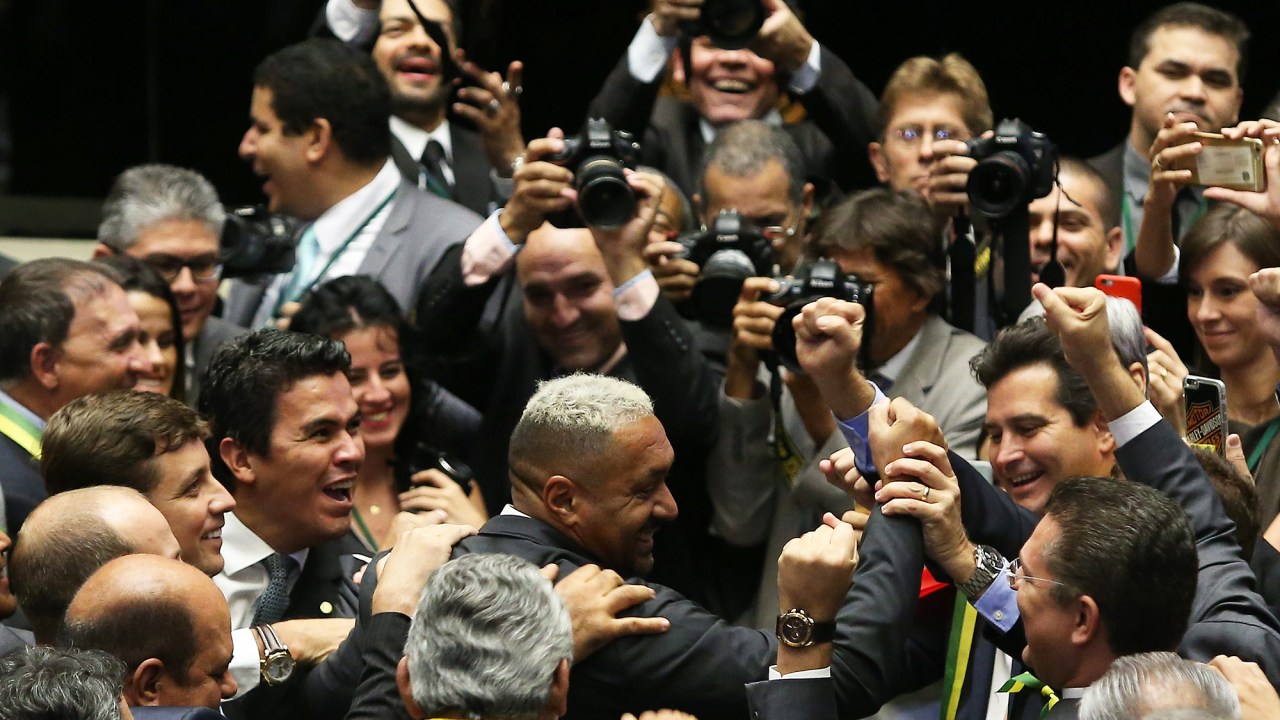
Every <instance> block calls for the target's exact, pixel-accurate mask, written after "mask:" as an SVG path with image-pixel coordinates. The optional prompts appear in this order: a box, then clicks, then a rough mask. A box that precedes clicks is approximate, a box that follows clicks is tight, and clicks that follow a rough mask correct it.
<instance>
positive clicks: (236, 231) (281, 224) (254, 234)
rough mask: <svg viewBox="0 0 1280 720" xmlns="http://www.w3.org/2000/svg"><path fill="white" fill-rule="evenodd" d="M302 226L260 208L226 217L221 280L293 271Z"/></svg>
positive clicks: (234, 211)
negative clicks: (295, 247) (294, 256)
mask: <svg viewBox="0 0 1280 720" xmlns="http://www.w3.org/2000/svg"><path fill="white" fill-rule="evenodd" d="M301 227H302V223H301V222H299V221H297V220H295V219H293V218H291V217H285V216H284V215H274V214H272V213H270V212H267V209H266V208H265V207H263V206H261V205H249V206H246V207H240V208H236V209H234V210H232V211H231V212H229V213H227V222H226V224H224V225H223V226H222V240H221V248H220V250H219V252H218V256H219V261H220V262H221V263H222V277H224V278H228V279H230V278H238V277H245V276H248V275H278V274H280V273H286V272H289V271H290V270H292V269H293V248H294V246H295V245H297V244H298V231H299V229H300V228H301Z"/></svg>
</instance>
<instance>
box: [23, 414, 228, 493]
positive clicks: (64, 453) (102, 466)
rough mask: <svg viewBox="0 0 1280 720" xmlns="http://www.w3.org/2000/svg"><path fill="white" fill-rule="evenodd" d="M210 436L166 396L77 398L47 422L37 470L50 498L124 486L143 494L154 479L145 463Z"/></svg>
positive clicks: (204, 424) (204, 425)
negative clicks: (87, 489) (71, 492)
mask: <svg viewBox="0 0 1280 720" xmlns="http://www.w3.org/2000/svg"><path fill="white" fill-rule="evenodd" d="M207 437H209V424H208V423H207V422H205V421H204V420H203V419H202V418H201V417H200V415H199V414H198V413H197V412H196V411H195V410H193V409H191V408H190V407H187V406H186V405H184V404H182V403H180V402H178V401H177V400H174V399H173V398H170V397H165V396H163V395H157V394H156V393H147V392H138V391H136V390H116V391H113V392H109V393H98V394H94V395H86V396H84V397H81V398H76V399H75V400H72V401H71V402H69V403H67V404H66V405H64V406H63V407H62V408H61V409H59V410H58V411H57V412H55V413H54V414H53V416H52V417H50V418H49V426H48V427H47V428H45V431H44V437H43V438H42V440H41V448H42V453H41V458H40V472H41V474H42V475H44V485H45V489H46V490H48V491H49V494H50V495H54V494H57V493H60V492H64V491H67V490H74V489H76V488H82V487H91V486H94V485H123V486H125V487H130V488H133V489H134V490H137V491H138V492H140V493H142V494H143V495H146V494H147V493H149V492H151V491H152V490H153V489H154V488H155V486H156V482H157V481H158V480H159V478H158V477H157V476H156V472H155V468H154V467H152V465H151V463H149V462H148V461H149V460H151V459H152V458H153V457H155V456H157V455H163V454H164V453H167V452H172V451H174V450H178V449H179V448H181V447H182V446H184V445H186V444H187V443H189V442H191V441H192V440H201V441H203V440H204V439H205V438H207Z"/></svg>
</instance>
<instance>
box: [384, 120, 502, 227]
mask: <svg viewBox="0 0 1280 720" xmlns="http://www.w3.org/2000/svg"><path fill="white" fill-rule="evenodd" d="M445 122H448V121H447V120H446V121H445ZM449 135H450V136H451V137H452V139H453V148H452V150H453V164H452V168H453V198H452V199H453V201H454V202H456V203H458V204H459V205H461V206H463V207H465V208H467V209H469V210H472V211H474V212H475V213H477V214H479V215H488V214H489V213H491V212H493V208H495V207H501V206H502V205H505V204H506V201H507V198H505V197H503V195H502V194H501V193H500V192H498V188H497V187H495V186H494V183H493V179H492V178H491V177H490V176H489V158H488V157H486V156H485V154H484V147H483V146H482V145H481V144H480V134H479V133H477V132H475V131H474V130H468V129H467V128H464V127H462V126H460V125H458V124H457V123H451V124H450V126H449ZM391 159H392V160H394V161H395V163H396V167H397V168H399V170H400V175H401V177H403V178H404V179H405V182H408V183H409V184H410V185H415V186H417V185H418V180H419V176H420V175H421V173H422V172H423V169H422V162H421V160H420V159H419V158H415V157H413V156H412V155H410V154H409V151H408V150H406V149H405V147H404V144H403V143H401V142H400V139H399V138H397V137H396V136H395V133H392V134H391Z"/></svg>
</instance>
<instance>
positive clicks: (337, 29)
mask: <svg viewBox="0 0 1280 720" xmlns="http://www.w3.org/2000/svg"><path fill="white" fill-rule="evenodd" d="M324 18H325V21H326V22H328V23H329V29H330V30H332V31H333V34H334V37H336V38H338V39H339V40H341V41H342V42H345V43H351V44H353V45H363V44H365V43H367V42H368V41H370V40H372V39H373V34H374V28H375V27H377V24H378V11H377V10H365V9H364V8H359V7H356V5H355V3H353V2H351V0H329V2H327V3H325V6H324Z"/></svg>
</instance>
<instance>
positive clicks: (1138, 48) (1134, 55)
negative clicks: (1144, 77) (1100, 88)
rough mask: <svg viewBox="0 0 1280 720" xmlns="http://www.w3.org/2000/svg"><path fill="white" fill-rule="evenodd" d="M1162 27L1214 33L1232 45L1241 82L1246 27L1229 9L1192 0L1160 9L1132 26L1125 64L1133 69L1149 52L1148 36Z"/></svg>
mask: <svg viewBox="0 0 1280 720" xmlns="http://www.w3.org/2000/svg"><path fill="white" fill-rule="evenodd" d="M1163 27H1191V28H1196V29H1198V30H1201V31H1203V32H1206V33H1208V34H1210V35H1218V36H1219V37H1222V38H1225V39H1226V41H1227V42H1229V43H1231V44H1232V45H1234V46H1235V48H1236V52H1237V53H1238V54H1239V56H1240V61H1239V62H1238V63H1237V64H1236V77H1237V80H1238V81H1239V82H1240V83H1241V84H1243V83H1244V72H1245V70H1246V68H1247V65H1248V57H1249V27H1248V26H1247V25H1245V24H1244V22H1243V21H1241V20H1240V18H1238V17H1236V16H1235V15H1232V14H1231V13H1229V12H1226V11H1223V10H1219V9H1217V8H1211V7H1209V6H1207V5H1201V4H1200V3H1195V2H1180V3H1177V4H1176V5H1170V6H1168V7H1164V8H1160V9H1159V10H1157V11H1155V12H1154V13H1152V14H1151V15H1150V16H1148V17H1147V19H1146V20H1143V21H1142V22H1141V23H1140V24H1139V25H1138V27H1136V28H1134V30H1133V35H1131V36H1130V37H1129V67H1131V68H1133V69H1135V70H1136V69H1137V68H1138V66H1139V65H1141V64H1142V60H1143V58H1145V57H1146V56H1147V53H1149V52H1151V36H1152V35H1154V34H1155V32H1156V31H1157V30H1159V29H1160V28H1163Z"/></svg>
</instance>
